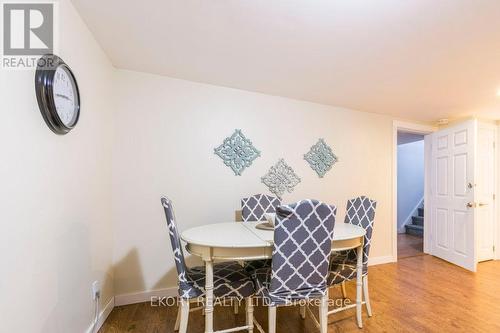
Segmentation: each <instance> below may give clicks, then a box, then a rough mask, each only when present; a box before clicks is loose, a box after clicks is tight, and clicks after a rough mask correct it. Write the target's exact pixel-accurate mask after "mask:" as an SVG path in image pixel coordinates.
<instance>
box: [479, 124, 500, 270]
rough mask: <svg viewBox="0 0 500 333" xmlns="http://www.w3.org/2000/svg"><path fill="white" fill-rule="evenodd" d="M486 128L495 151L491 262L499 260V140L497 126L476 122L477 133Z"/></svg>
mask: <svg viewBox="0 0 500 333" xmlns="http://www.w3.org/2000/svg"><path fill="white" fill-rule="evenodd" d="M481 127H483V128H487V129H492V130H493V131H494V134H495V146H494V147H495V149H494V153H493V154H494V156H493V160H494V162H493V164H494V166H493V170H494V173H495V174H494V176H493V178H494V184H495V200H493V205H494V207H493V233H494V236H493V246H494V248H495V250H494V251H493V260H500V249H499V247H500V221H499V219H498V217H499V216H500V205H499V204H498V203H497V202H498V195H499V192H498V190H499V189H500V186H499V185H500V184H499V177H498V176H499V174H498V157H499V153H500V150H499V147H498V146H499V144H498V143H499V142H500V141H499V140H500V131H499V130H498V124H496V123H492V122H489V121H483V120H477V129H478V133H479V130H480V128H481Z"/></svg>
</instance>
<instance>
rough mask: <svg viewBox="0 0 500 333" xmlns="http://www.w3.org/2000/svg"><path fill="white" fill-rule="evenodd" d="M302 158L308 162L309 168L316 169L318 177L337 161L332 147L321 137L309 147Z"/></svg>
mask: <svg viewBox="0 0 500 333" xmlns="http://www.w3.org/2000/svg"><path fill="white" fill-rule="evenodd" d="M304 159H305V160H306V161H307V162H309V165H310V166H311V168H312V169H313V170H314V171H316V173H317V174H318V176H319V178H323V176H324V175H325V174H326V173H327V172H328V171H329V170H330V169H331V168H332V166H333V165H334V164H335V163H337V162H338V158H337V156H336V155H335V154H334V153H333V151H332V148H330V146H328V145H327V144H326V142H325V140H323V139H319V140H318V142H317V143H316V144H315V145H314V146H312V147H311V150H309V152H308V153H307V154H305V155H304Z"/></svg>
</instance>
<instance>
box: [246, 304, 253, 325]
mask: <svg viewBox="0 0 500 333" xmlns="http://www.w3.org/2000/svg"><path fill="white" fill-rule="evenodd" d="M245 303H246V305H247V322H246V324H247V326H249V328H248V333H253V300H252V297H247V298H246V302H245Z"/></svg>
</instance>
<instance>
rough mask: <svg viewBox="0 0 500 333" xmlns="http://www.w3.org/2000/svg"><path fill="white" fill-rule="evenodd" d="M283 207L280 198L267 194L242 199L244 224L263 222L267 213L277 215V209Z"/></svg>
mask: <svg viewBox="0 0 500 333" xmlns="http://www.w3.org/2000/svg"><path fill="white" fill-rule="evenodd" d="M279 205H281V200H280V198H277V197H273V196H271V195H267V194H255V195H252V196H251V197H248V198H243V199H241V217H242V219H243V222H249V221H263V220H265V219H266V217H265V216H264V214H265V213H275V212H276V207H278V206H279Z"/></svg>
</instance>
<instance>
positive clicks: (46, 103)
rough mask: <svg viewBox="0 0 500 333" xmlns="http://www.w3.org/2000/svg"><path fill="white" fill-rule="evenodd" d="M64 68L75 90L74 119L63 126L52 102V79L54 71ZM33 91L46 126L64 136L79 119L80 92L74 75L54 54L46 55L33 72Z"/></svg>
mask: <svg viewBox="0 0 500 333" xmlns="http://www.w3.org/2000/svg"><path fill="white" fill-rule="evenodd" d="M59 67H64V68H66V69H67V71H68V73H69V74H70V75H71V79H72V80H73V82H74V84H75V89H76V94H75V97H76V100H75V102H76V103H75V104H76V108H77V109H76V117H75V121H74V122H73V123H72V124H71V125H65V124H64V123H63V121H62V120H61V119H60V118H59V115H58V114H57V109H56V105H55V101H54V77H55V73H56V69H57V68H59ZM35 91H36V99H37V101H38V107H39V108H40V112H41V114H42V117H43V119H44V120H45V123H46V124H47V126H48V127H49V128H50V129H51V130H52V131H53V132H54V133H56V134H59V135H64V134H67V133H68V132H69V131H71V130H72V129H73V128H74V127H75V126H76V124H77V123H78V120H79V118H80V91H79V89H78V83H77V82H76V78H75V75H74V74H73V72H72V71H71V68H69V66H68V65H67V64H66V63H65V62H64V61H63V60H62V59H61V58H59V57H58V56H56V55H54V54H46V55H44V56H42V57H41V58H40V59H39V60H38V64H37V68H36V72H35Z"/></svg>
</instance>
